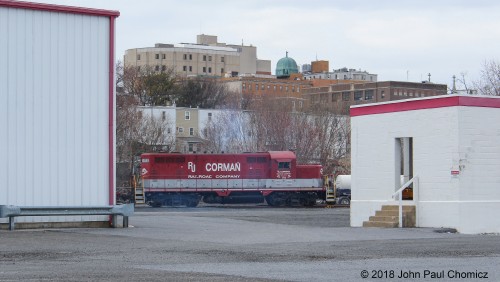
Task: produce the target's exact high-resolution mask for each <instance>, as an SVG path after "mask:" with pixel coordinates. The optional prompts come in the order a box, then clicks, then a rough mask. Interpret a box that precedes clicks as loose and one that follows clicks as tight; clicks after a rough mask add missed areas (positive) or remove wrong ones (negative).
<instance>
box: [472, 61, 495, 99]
mask: <svg viewBox="0 0 500 282" xmlns="http://www.w3.org/2000/svg"><path fill="white" fill-rule="evenodd" d="M474 86H475V87H476V88H477V90H478V91H479V93H480V94H482V95H491V96H500V62H498V61H495V60H489V61H485V62H484V64H483V68H482V69H481V77H480V79H479V80H478V81H475V82H474Z"/></svg>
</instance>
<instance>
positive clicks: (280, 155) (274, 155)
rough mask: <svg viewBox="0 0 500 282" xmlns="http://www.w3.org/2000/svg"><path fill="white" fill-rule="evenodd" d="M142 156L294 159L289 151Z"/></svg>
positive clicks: (146, 154)
mask: <svg viewBox="0 0 500 282" xmlns="http://www.w3.org/2000/svg"><path fill="white" fill-rule="evenodd" d="M142 155H144V156H154V155H162V156H186V155H189V156H192V155H201V156H229V155H233V156H235V155H237V156H248V155H269V156H270V158H271V159H295V153H294V152H291V151H269V152H255V153H253V152H252V153H238V154H224V153H219V154H205V153H197V154H184V153H178V152H174V153H144V154H142Z"/></svg>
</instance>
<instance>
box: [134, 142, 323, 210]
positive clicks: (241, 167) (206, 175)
mask: <svg viewBox="0 0 500 282" xmlns="http://www.w3.org/2000/svg"><path fill="white" fill-rule="evenodd" d="M141 158H142V169H141V173H142V179H143V185H144V191H145V192H146V198H148V197H149V199H152V200H151V201H153V202H154V203H155V204H154V205H163V204H167V205H169V204H171V203H174V202H176V201H184V202H185V203H186V205H190V206H193V205H195V203H196V202H197V201H198V200H199V199H201V198H202V197H203V201H204V202H207V203H221V202H222V203H224V202H227V201H228V200H231V199H235V198H236V197H237V196H238V197H240V198H246V200H248V199H250V198H252V199H254V198H255V199H257V198H259V197H260V199H261V201H263V199H264V198H263V197H265V198H266V200H267V201H268V203H269V204H271V203H272V204H271V205H282V204H284V203H285V204H288V203H290V202H297V201H298V202H301V203H303V204H305V205H312V204H314V202H315V199H317V193H321V192H322V191H323V189H324V187H323V185H322V178H321V166H320V165H306V166H300V165H297V164H296V157H295V154H294V153H293V152H277V151H273V152H268V153H244V154H178V153H170V154H166V153H156V154H143V155H142V157H141ZM276 193H277V194H276ZM182 195H185V196H188V199H187V200H186V199H184V200H182V199H181V200H179V199H180V198H182ZM246 200H245V201H246ZM270 202H271V203H270Z"/></svg>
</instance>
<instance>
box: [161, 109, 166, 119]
mask: <svg viewBox="0 0 500 282" xmlns="http://www.w3.org/2000/svg"><path fill="white" fill-rule="evenodd" d="M161 119H162V120H166V119H167V113H166V112H165V111H162V112H161Z"/></svg>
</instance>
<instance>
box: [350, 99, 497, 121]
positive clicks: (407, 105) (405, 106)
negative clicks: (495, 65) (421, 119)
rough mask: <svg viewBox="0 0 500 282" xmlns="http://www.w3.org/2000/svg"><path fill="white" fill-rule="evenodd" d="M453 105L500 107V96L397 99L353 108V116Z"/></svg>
mask: <svg viewBox="0 0 500 282" xmlns="http://www.w3.org/2000/svg"><path fill="white" fill-rule="evenodd" d="M453 106H466V107H485V108H500V97H499V98H495V97H485V96H441V97H433V98H430V99H415V100H404V101H396V102H391V103H383V104H370V105H363V106H360V107H352V108H351V117H355V116H364V115H376V114H384V113H395V112H404V111H413V110H424V109H435V108H444V107H453Z"/></svg>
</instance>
